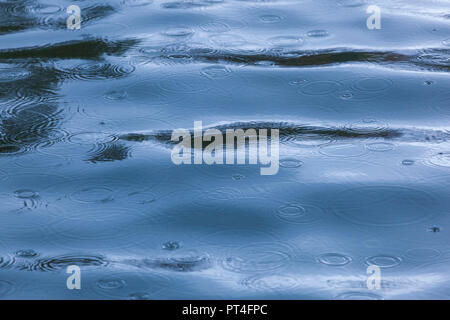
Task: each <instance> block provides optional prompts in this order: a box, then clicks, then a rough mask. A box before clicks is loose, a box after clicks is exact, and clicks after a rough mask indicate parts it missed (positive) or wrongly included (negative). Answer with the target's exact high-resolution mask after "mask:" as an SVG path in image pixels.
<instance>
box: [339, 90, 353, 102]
mask: <svg viewBox="0 0 450 320" xmlns="http://www.w3.org/2000/svg"><path fill="white" fill-rule="evenodd" d="M353 96H354V95H353V93H352V92H351V91H346V92H342V93H341V94H340V95H339V97H340V98H341V99H342V100H351V99H352V98H353Z"/></svg>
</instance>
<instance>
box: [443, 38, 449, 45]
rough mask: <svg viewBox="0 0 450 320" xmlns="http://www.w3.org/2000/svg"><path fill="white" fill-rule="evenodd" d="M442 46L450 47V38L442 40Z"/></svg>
mask: <svg viewBox="0 0 450 320" xmlns="http://www.w3.org/2000/svg"><path fill="white" fill-rule="evenodd" d="M442 44H443V45H444V46H446V47H450V38H448V39H445V40H442Z"/></svg>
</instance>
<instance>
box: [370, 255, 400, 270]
mask: <svg viewBox="0 0 450 320" xmlns="http://www.w3.org/2000/svg"><path fill="white" fill-rule="evenodd" d="M401 262H402V259H401V258H399V257H394V256H388V255H378V256H372V257H368V258H367V259H366V264H368V265H376V266H378V267H380V268H393V267H396V266H398V265H399V264H400V263H401Z"/></svg>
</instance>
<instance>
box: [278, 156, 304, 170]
mask: <svg viewBox="0 0 450 320" xmlns="http://www.w3.org/2000/svg"><path fill="white" fill-rule="evenodd" d="M302 165H303V161H301V160H298V159H295V158H282V159H280V167H283V168H299V167H301V166H302Z"/></svg>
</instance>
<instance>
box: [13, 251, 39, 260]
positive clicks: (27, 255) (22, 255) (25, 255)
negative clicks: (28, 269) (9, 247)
mask: <svg viewBox="0 0 450 320" xmlns="http://www.w3.org/2000/svg"><path fill="white" fill-rule="evenodd" d="M16 256H17V257H20V258H34V257H37V256H39V252H36V251H34V250H33V249H22V250H18V251H16Z"/></svg>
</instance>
